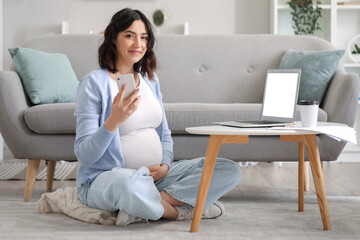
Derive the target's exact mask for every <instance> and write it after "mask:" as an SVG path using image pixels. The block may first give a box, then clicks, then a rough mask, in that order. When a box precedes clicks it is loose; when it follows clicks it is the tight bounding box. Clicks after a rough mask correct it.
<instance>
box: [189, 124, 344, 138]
mask: <svg viewBox="0 0 360 240" xmlns="http://www.w3.org/2000/svg"><path fill="white" fill-rule="evenodd" d="M324 126H331V127H333V126H346V125H344V124H339V123H331V122H318V124H317V127H324ZM295 127H296V128H297V129H296V130H295V129H292V128H291V127H280V128H279V127H277V128H239V127H227V126H221V125H211V126H200V127H189V128H186V129H185V130H186V131H187V132H188V133H191V134H200V135H249V136H250V135H262V136H263V135H277V136H279V135H307V134H319V133H321V131H320V129H318V131H316V129H317V127H314V128H304V129H299V127H301V123H300V122H296V123H295Z"/></svg>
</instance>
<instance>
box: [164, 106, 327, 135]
mask: <svg viewBox="0 0 360 240" xmlns="http://www.w3.org/2000/svg"><path fill="white" fill-rule="evenodd" d="M164 108H165V112H166V117H167V120H168V124H169V128H170V130H171V132H172V134H187V132H186V131H185V128H187V127H195V126H206V125H213V123H212V122H218V121H233V120H237V121H245V120H257V119H260V114H261V104H252V103H247V104H245V103H233V104H210V103H164ZM295 119H296V120H297V121H299V120H300V112H299V109H298V107H297V110H296V117H295ZM318 121H327V114H326V112H325V111H324V110H322V109H319V113H318Z"/></svg>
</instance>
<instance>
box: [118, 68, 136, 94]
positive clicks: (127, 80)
mask: <svg viewBox="0 0 360 240" xmlns="http://www.w3.org/2000/svg"><path fill="white" fill-rule="evenodd" d="M116 80H117V85H118V88H119V91H120V89H121V86H122V85H123V84H125V86H126V88H125V93H124V98H128V97H129V96H130V94H131V93H132V92H133V91H134V90H135V89H136V86H135V79H134V75H132V74H125V75H120V76H117V77H116Z"/></svg>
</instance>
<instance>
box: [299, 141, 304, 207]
mask: <svg viewBox="0 0 360 240" xmlns="http://www.w3.org/2000/svg"><path fill="white" fill-rule="evenodd" d="M298 144H299V149H298V152H299V163H298V164H299V167H298V178H299V180H298V185H299V186H298V197H299V199H298V205H299V206H298V211H299V212H303V211H304V142H299V143H298Z"/></svg>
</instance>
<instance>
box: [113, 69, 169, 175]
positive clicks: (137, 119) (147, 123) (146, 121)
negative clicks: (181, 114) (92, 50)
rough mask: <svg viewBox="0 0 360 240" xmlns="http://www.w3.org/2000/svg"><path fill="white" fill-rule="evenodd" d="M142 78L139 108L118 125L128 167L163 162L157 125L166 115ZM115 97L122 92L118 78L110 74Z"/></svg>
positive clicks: (133, 167)
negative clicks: (114, 78) (118, 84)
mask: <svg viewBox="0 0 360 240" xmlns="http://www.w3.org/2000/svg"><path fill="white" fill-rule="evenodd" d="M138 76H139V78H140V85H139V87H138V88H139V90H140V91H139V96H141V100H140V103H139V105H138V108H137V110H136V111H135V112H134V113H133V114H132V115H131V116H130V117H129V118H128V119H127V120H126V121H125V122H123V123H122V124H121V125H120V126H119V134H120V140H121V148H122V152H123V156H124V161H125V167H126V168H131V169H138V168H140V167H141V166H147V167H150V166H154V165H160V164H161V161H162V146H161V141H160V138H159V135H158V134H157V132H156V130H155V128H157V127H158V126H159V125H160V123H161V121H162V117H163V113H162V109H161V107H160V104H159V102H158V100H157V98H156V97H155V95H154V93H153V91H152V90H151V88H150V86H149V85H148V84H147V82H146V81H145V80H144V79H143V78H142V76H141V74H138ZM110 82H111V91H112V95H113V98H114V97H115V96H116V94H117V93H118V92H119V90H118V86H117V84H116V82H115V81H114V80H113V79H111V78H110Z"/></svg>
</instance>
